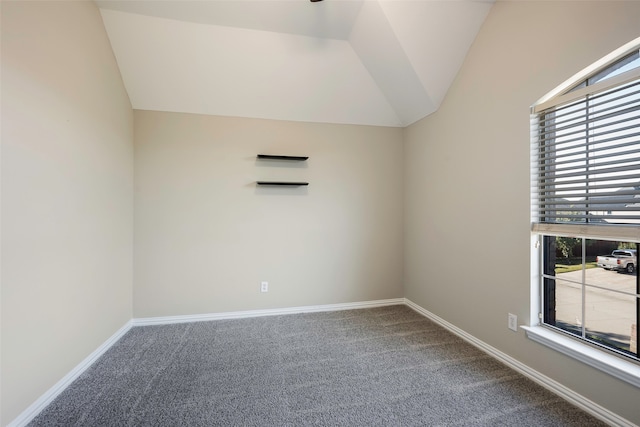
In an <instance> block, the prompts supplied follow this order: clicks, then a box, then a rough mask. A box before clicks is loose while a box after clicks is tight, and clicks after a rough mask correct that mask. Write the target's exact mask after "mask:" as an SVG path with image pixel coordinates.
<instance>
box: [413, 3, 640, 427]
mask: <svg viewBox="0 0 640 427" xmlns="http://www.w3.org/2000/svg"><path fill="white" fill-rule="evenodd" d="M638 36H640V3H638V2H622V3H616V2H585V3H580V2H498V3H496V4H495V5H494V7H493V8H492V10H491V12H490V14H489V16H488V18H487V20H486V21H485V23H484V25H483V27H482V29H481V31H480V33H479V35H478V37H477V39H476V41H475V43H474V45H473V46H472V48H471V50H470V52H469V55H468V57H467V58H466V60H465V63H464V65H463V67H462V69H461V71H460V73H459V75H458V76H457V79H456V81H455V83H454V84H453V86H452V88H451V89H450V91H449V93H448V95H447V98H446V99H445V101H444V103H443V104H442V107H441V108H440V110H439V111H438V112H437V113H436V114H434V115H432V116H430V117H428V118H426V119H423V120H422V121H420V122H418V123H416V124H414V125H412V126H410V127H409V128H407V129H405V169H406V172H405V192H406V193H405V197H406V205H405V243H406V244H405V260H406V262H405V295H406V297H407V298H409V299H410V300H412V301H414V302H415V303H417V304H419V305H421V306H422V307H424V308H426V309H428V310H430V311H431V312H433V313H435V314H437V315H438V316H441V317H442V318H444V319H445V320H447V321H449V322H451V323H453V324H454V325H456V326H458V327H460V328H462V329H463V330H465V331H467V332H469V333H471V334H473V335H474V336H476V337H477V338H479V339H481V340H482V341H485V342H487V343H488V344H490V345H492V346H494V347H497V348H498V349H500V350H501V351H503V352H505V353H507V354H509V355H511V356H513V357H515V358H516V359H518V360H520V361H521V362H523V363H525V364H527V365H529V366H531V367H533V368H534V369H536V370H538V371H540V372H542V373H544V374H546V375H549V376H550V377H552V378H554V379H556V380H558V381H560V382H561V383H563V384H564V385H566V386H567V387H569V388H571V389H573V390H575V391H576V392H578V393H580V394H582V395H583V396H585V397H587V398H590V399H592V400H594V401H595V402H597V403H599V404H601V405H603V406H605V407H607V408H609V409H610V410H613V411H614V412H617V413H619V414H620V415H622V416H624V417H626V418H627V419H629V420H633V421H635V422H640V405H638V402H640V390H638V389H637V388H634V387H632V386H630V385H628V384H626V383H622V382H620V381H617V380H615V379H612V378H610V377H608V376H607V375H605V374H603V373H601V372H599V371H596V370H593V369H591V368H588V367H586V366H585V365H583V364H581V363H577V362H574V361H573V360H571V359H568V358H567V357H565V356H562V355H560V354H558V353H555V352H553V351H551V350H548V349H546V348H543V347H541V346H540V345H538V344H535V343H533V342H532V341H529V340H528V339H527V338H526V337H525V335H524V331H522V330H520V331H519V332H518V333H513V332H511V331H510V330H508V329H507V313H508V312H511V313H515V314H517V315H518V318H519V320H520V322H527V321H528V317H529V298H530V297H529V295H530V268H529V260H530V249H531V247H530V232H529V230H530V222H529V188H530V185H529V153H530V150H529V106H530V105H531V104H533V103H534V102H535V101H536V100H537V99H539V98H540V97H541V96H543V95H544V94H545V93H546V92H548V91H550V90H551V89H553V88H555V87H556V86H557V85H559V84H560V83H562V82H563V81H564V80H566V79H568V78H569V77H571V76H572V75H573V74H575V73H576V72H578V71H580V70H581V69H583V68H584V67H586V66H588V65H590V64H591V63H592V62H594V61H596V60H598V59H599V58H601V57H602V56H604V55H606V54H608V53H609V52H611V51H612V50H614V49H616V48H618V47H619V46H621V45H623V44H625V43H626V42H628V41H630V40H632V39H634V38H636V37H638Z"/></svg>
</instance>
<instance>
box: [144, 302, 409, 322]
mask: <svg viewBox="0 0 640 427" xmlns="http://www.w3.org/2000/svg"><path fill="white" fill-rule="evenodd" d="M401 304H405V299H404V298H394V299H385V300H375V301H362V302H349V303H342V304H326V305H308V306H302V307H289V308H274V309H267V310H248V311H229V312H223V313H207V314H193V315H184V316H165V317H144V318H138V319H133V320H132V323H133V326H148V325H168V324H172V323H185V322H203V321H208V320H222V319H241V318H247V317H260V316H278V315H281V314H295V313H315V312H321V311H340V310H354V309H360V308H373V307H384V306H388V305H401Z"/></svg>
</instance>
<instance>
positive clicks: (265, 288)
mask: <svg viewBox="0 0 640 427" xmlns="http://www.w3.org/2000/svg"><path fill="white" fill-rule="evenodd" d="M260 292H269V282H260Z"/></svg>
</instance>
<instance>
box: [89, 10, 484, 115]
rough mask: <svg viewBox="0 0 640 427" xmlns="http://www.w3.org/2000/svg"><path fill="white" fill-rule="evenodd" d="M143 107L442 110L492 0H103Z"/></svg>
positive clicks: (226, 111)
mask: <svg viewBox="0 0 640 427" xmlns="http://www.w3.org/2000/svg"><path fill="white" fill-rule="evenodd" d="M96 3H97V4H98V6H99V7H100V10H101V13H102V17H103V20H104V24H105V28H106V30H107V34H108V36H109V39H110V41H111V45H112V47H113V51H114V53H115V56H116V59H117V61H118V65H119V67H120V72H121V74H122V78H123V80H124V84H125V87H126V89H127V91H128V93H129V97H130V99H131V103H132V106H133V108H135V109H144V110H159V111H173V112H187V113H198V114H211V115H222V116H239V117H253V118H267V119H276V120H294V121H308V122H326V123H348V124H363V125H378V126H407V125H409V124H411V123H413V122H415V121H417V120H419V119H421V118H423V117H425V116H427V115H429V114H431V113H433V112H434V111H436V110H437V109H438V107H439V106H440V103H441V102H442V100H443V98H444V96H445V94H446V92H447V90H448V88H449V86H450V85H451V83H452V82H453V80H454V78H455V76H456V74H457V72H458V70H459V68H460V66H461V65H462V62H463V60H464V57H465V55H466V53H467V51H468V49H469V47H470V46H471V44H472V43H473V40H474V39H475V36H476V34H477V32H478V30H479V29H480V26H481V25H482V22H483V21H484V19H485V17H486V15H487V13H488V12H489V9H490V8H491V6H492V4H493V0H482V1H469V0H466V1H465V0H324V1H321V2H316V3H312V2H310V1H309V0H230V1H227V0H195V1H193V0H96Z"/></svg>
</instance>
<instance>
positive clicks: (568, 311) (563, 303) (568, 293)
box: [554, 273, 582, 336]
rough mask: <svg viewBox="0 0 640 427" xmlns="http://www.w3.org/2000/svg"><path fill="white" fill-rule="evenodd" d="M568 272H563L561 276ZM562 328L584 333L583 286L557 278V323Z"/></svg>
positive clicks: (579, 333)
mask: <svg viewBox="0 0 640 427" xmlns="http://www.w3.org/2000/svg"><path fill="white" fill-rule="evenodd" d="M564 274H567V273H561V274H560V276H562V275H564ZM554 326H556V327H558V328H560V329H564V330H565V331H568V332H571V333H573V334H576V335H578V336H581V335H582V286H581V285H578V284H576V283H573V282H569V281H566V280H556V324H555V325H554Z"/></svg>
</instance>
